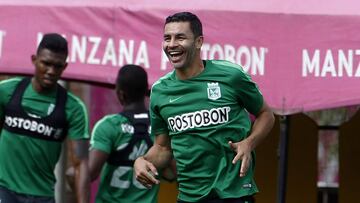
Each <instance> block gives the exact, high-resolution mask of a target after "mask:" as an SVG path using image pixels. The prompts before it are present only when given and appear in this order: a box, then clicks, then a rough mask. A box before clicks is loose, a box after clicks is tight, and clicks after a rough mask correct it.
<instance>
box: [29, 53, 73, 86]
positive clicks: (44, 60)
mask: <svg viewBox="0 0 360 203" xmlns="http://www.w3.org/2000/svg"><path fill="white" fill-rule="evenodd" d="M66 57H67V56H66V55H65V54H59V53H54V52H52V51H50V50H48V49H42V50H40V51H39V53H38V54H37V55H32V56H31V60H32V63H33V64H34V66H35V75H34V78H35V80H34V82H35V83H36V84H35V85H36V86H38V87H39V88H40V90H47V89H51V88H53V87H55V85H56V83H57V81H58V80H59V79H60V77H61V74H62V72H63V71H64V70H65V68H66V66H67V63H66Z"/></svg>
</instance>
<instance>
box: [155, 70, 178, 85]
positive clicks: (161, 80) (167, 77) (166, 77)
mask: <svg viewBox="0 0 360 203" xmlns="http://www.w3.org/2000/svg"><path fill="white" fill-rule="evenodd" d="M173 74H174V71H170V72H169V73H167V74H165V75H164V76H162V77H160V78H159V79H158V80H157V81H156V82H154V84H153V85H152V86H151V89H152V90H153V89H157V88H161V86H162V85H165V83H166V82H167V81H169V80H172V76H173Z"/></svg>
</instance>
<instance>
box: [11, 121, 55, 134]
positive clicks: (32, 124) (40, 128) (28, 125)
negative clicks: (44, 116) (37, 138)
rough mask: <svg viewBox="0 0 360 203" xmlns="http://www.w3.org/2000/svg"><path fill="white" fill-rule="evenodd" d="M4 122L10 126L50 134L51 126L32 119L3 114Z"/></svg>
mask: <svg viewBox="0 0 360 203" xmlns="http://www.w3.org/2000/svg"><path fill="white" fill-rule="evenodd" d="M5 124H6V125H7V126H9V127H12V128H20V129H24V130H29V131H32V132H37V133H39V134H41V135H46V136H51V133H52V131H53V130H54V128H53V127H50V126H47V125H44V124H42V123H38V122H36V121H33V120H29V119H23V118H18V117H10V116H5Z"/></svg>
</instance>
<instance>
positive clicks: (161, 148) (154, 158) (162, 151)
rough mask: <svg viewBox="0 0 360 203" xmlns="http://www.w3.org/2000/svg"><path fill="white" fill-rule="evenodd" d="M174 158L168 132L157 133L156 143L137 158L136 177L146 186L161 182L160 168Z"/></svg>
mask: <svg viewBox="0 0 360 203" xmlns="http://www.w3.org/2000/svg"><path fill="white" fill-rule="evenodd" d="M171 160H172V150H171V146H170V138H169V136H168V135H166V134H161V135H157V136H156V138H155V143H154V145H153V146H152V147H151V148H150V149H149V151H148V152H147V153H146V154H145V155H144V156H142V157H139V158H137V159H136V160H135V163H134V170H135V177H136V179H137V180H138V181H139V182H140V183H141V184H143V185H144V186H146V187H151V186H152V185H153V184H159V183H160V181H159V180H158V177H156V176H158V175H159V174H158V170H161V169H163V168H165V167H167V166H168V165H169V164H170V162H171Z"/></svg>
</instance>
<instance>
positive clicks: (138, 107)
mask: <svg viewBox="0 0 360 203" xmlns="http://www.w3.org/2000/svg"><path fill="white" fill-rule="evenodd" d="M145 110H146V107H145V102H144V101H138V102H133V103H131V104H127V105H124V107H123V111H134V112H142V111H145Z"/></svg>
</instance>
